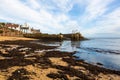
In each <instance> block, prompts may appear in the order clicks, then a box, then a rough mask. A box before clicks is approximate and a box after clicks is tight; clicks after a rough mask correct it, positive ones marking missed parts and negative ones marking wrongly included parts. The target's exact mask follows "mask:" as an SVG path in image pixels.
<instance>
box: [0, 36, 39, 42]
mask: <svg viewBox="0 0 120 80" xmlns="http://www.w3.org/2000/svg"><path fill="white" fill-rule="evenodd" d="M5 40H10V41H13V40H37V39H33V38H24V37H8V36H0V41H5Z"/></svg>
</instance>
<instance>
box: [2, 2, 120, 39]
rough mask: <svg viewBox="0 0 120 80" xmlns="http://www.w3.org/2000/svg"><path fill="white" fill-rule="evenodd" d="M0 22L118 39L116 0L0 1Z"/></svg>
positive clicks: (118, 7) (119, 24)
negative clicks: (75, 31)
mask: <svg viewBox="0 0 120 80" xmlns="http://www.w3.org/2000/svg"><path fill="white" fill-rule="evenodd" d="M0 3H1V4H0V22H12V23H18V24H24V23H25V22H27V23H28V24H29V25H30V27H34V28H36V29H40V30H41V32H43V33H51V34H52V33H71V32H72V30H78V31H80V32H81V33H82V34H83V35H84V36H86V37H96V36H97V37H99V36H100V37H119V35H120V1H119V0H10V1H8V0H0Z"/></svg>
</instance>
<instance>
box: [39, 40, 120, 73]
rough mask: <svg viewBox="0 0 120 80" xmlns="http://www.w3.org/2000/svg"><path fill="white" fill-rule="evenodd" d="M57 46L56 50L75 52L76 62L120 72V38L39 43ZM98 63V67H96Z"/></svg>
mask: <svg viewBox="0 0 120 80" xmlns="http://www.w3.org/2000/svg"><path fill="white" fill-rule="evenodd" d="M41 44H44V45H49V46H59V47H58V48H57V50H59V51H66V52H75V54H74V56H76V57H77V59H78V60H84V61H85V62H87V63H90V64H94V65H97V66H100V67H104V68H107V69H112V70H116V71H120V38H90V39H89V40H84V41H70V40H65V41H62V42H51V41H50V42H49V41H48V42H41ZM98 63H99V64H100V65H98Z"/></svg>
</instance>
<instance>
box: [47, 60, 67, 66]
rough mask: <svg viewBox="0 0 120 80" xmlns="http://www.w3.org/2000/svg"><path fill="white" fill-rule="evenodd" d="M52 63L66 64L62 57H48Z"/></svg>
mask: <svg viewBox="0 0 120 80" xmlns="http://www.w3.org/2000/svg"><path fill="white" fill-rule="evenodd" d="M49 59H50V60H51V62H52V64H54V65H61V66H68V64H67V63H66V62H64V61H63V60H62V58H49Z"/></svg>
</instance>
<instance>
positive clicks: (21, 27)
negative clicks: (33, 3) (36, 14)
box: [20, 23, 29, 33]
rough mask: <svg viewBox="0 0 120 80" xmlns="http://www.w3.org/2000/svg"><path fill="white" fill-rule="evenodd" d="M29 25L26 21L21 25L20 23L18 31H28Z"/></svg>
mask: <svg viewBox="0 0 120 80" xmlns="http://www.w3.org/2000/svg"><path fill="white" fill-rule="evenodd" d="M28 30H29V25H28V24H27V23H24V24H23V25H20V31H21V32H23V33H28Z"/></svg>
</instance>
